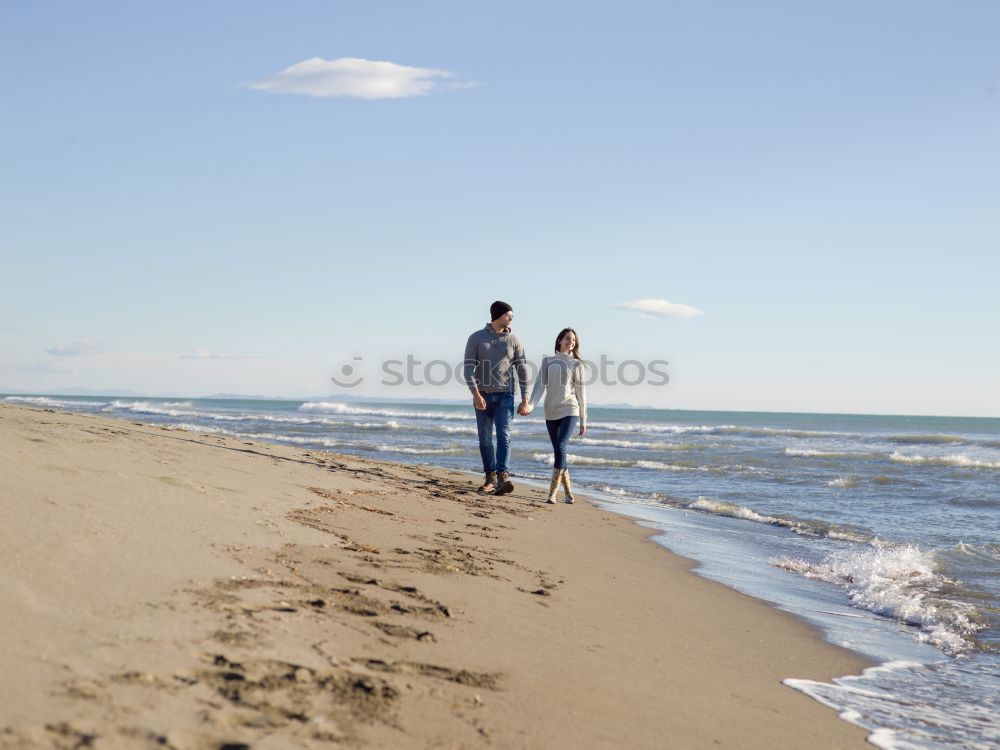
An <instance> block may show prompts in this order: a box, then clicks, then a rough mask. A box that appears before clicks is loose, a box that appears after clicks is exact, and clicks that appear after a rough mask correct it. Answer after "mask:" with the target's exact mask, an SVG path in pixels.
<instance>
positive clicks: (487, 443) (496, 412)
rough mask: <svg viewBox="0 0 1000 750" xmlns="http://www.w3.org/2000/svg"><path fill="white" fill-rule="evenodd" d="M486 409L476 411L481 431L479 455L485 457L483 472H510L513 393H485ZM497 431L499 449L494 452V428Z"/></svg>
mask: <svg viewBox="0 0 1000 750" xmlns="http://www.w3.org/2000/svg"><path fill="white" fill-rule="evenodd" d="M483 398H484V399H486V408H485V409H484V410H483V411H479V409H476V427H477V428H478V430H479V455H480V456H482V457H483V471H484V472H490V471H509V469H508V467H507V460H508V459H509V458H510V423H511V422H512V421H513V420H514V394H513V393H484V394H483ZM494 425H496V430H497V448H496V453H495V454H494V452H493V427H494Z"/></svg>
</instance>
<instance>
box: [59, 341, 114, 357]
mask: <svg viewBox="0 0 1000 750" xmlns="http://www.w3.org/2000/svg"><path fill="white" fill-rule="evenodd" d="M103 351H104V344H102V343H100V342H98V341H93V340H91V339H73V341H70V342H69V343H68V344H60V345H59V346H53V347H52V348H51V349H47V350H46V351H45V353H46V354H51V355H52V356H53V357H85V356H87V355H90V354H100V353H101V352H103Z"/></svg>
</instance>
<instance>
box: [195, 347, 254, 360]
mask: <svg viewBox="0 0 1000 750" xmlns="http://www.w3.org/2000/svg"><path fill="white" fill-rule="evenodd" d="M180 359H272V357H258V356H254V355H249V354H215V353H213V352H210V351H208V349H195V350H194V352H193V353H191V354H181V355H180Z"/></svg>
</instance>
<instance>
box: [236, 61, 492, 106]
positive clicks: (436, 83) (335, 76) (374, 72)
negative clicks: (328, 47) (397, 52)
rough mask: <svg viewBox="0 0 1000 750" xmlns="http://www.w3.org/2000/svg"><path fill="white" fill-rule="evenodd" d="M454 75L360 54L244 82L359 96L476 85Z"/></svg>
mask: <svg viewBox="0 0 1000 750" xmlns="http://www.w3.org/2000/svg"><path fill="white" fill-rule="evenodd" d="M454 75H455V74H454V73H451V72H449V71H447V70H435V69H433V68H415V67H411V66H409V65H398V64H397V63H392V62H386V61H378V60H365V59H363V58H360V57H340V58H338V59H336V60H324V59H323V58H322V57H312V58H309V59H308V60H303V61H302V62H299V63H295V64H294V65H290V66H288V67H287V68H285V69H284V70H283V71H281V72H280V73H275V74H274V75H271V76H268V77H267V78H262V79H261V80H259V81H254V82H253V83H248V84H245V85H246V87H247V88H251V89H257V90H258V91H270V92H274V93H283V94H303V95H305V96H313V97H323V98H327V97H337V96H348V97H354V98H357V99H401V98H405V97H411V96H424V95H425V94H430V93H432V92H434V91H440V90H444V89H457V88H469V87H471V86H474V85H475V83H473V82H470V81H466V82H455V81H451V80H449V79H452V78H454Z"/></svg>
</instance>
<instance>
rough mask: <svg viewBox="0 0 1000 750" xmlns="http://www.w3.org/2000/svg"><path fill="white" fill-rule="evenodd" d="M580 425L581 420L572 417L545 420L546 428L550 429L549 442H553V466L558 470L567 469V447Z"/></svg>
mask: <svg viewBox="0 0 1000 750" xmlns="http://www.w3.org/2000/svg"><path fill="white" fill-rule="evenodd" d="M578 424H580V418H579V417H572V416H571V417H563V418H562V419H546V420H545V426H546V427H548V428H549V440H551V441H552V452H553V453H554V454H555V461H554V462H553V466H555V468H557V469H565V468H566V446H567V444H568V443H569V436H570V435H572V434H573V430H575V429H576V426H577V425H578Z"/></svg>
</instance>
